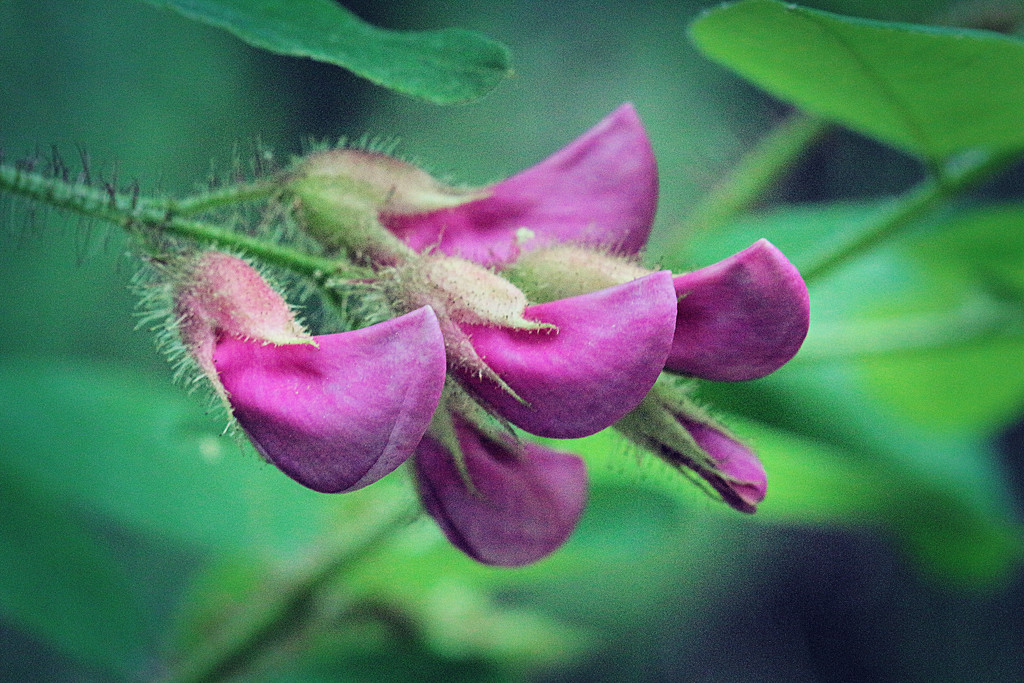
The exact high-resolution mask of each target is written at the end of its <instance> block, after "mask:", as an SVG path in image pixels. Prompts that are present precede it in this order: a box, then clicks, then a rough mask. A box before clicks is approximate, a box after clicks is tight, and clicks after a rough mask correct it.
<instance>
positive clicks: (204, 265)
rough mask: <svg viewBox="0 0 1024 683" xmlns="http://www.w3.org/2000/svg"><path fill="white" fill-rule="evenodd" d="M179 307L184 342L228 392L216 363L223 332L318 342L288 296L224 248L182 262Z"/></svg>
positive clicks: (279, 341) (176, 293)
mask: <svg viewBox="0 0 1024 683" xmlns="http://www.w3.org/2000/svg"><path fill="white" fill-rule="evenodd" d="M174 313H175V316H176V317H177V319H178V321H179V325H178V330H179V334H180V336H181V340H182V342H183V343H184V344H185V346H186V348H187V349H188V350H189V352H190V353H191V355H192V357H193V358H194V359H195V360H196V362H197V363H198V364H199V367H200V368H201V369H202V371H203V373H204V374H205V375H206V376H207V377H208V378H209V379H210V381H211V382H212V383H213V385H214V388H215V389H216V390H217V392H218V394H220V395H221V396H222V397H223V396H224V390H223V387H222V386H221V384H220V380H219V379H218V378H217V372H216V369H215V368H214V365H213V352H214V347H215V345H216V342H217V340H218V339H220V338H221V337H224V336H230V337H235V338H238V339H246V340H253V341H260V342H264V343H267V344H276V345H282V344H313V345H315V342H314V341H313V339H312V337H310V336H309V334H307V333H306V331H305V330H303V329H302V326H301V325H299V323H298V322H297V321H296V320H295V316H294V315H293V314H292V311H291V309H290V308H289V307H288V304H287V303H286V302H285V300H284V299H283V298H282V297H281V295H280V294H278V293H277V291H275V290H274V288H273V287H271V286H270V285H269V284H268V283H267V281H266V280H264V279H263V277H262V276H261V275H260V274H259V273H258V272H256V270H255V269H254V268H253V267H252V266H250V265H249V264H248V263H246V262H245V261H244V260H242V259H240V258H238V257H237V256H231V255H230V254H225V253H223V252H219V251H207V252H203V253H202V254H199V255H198V256H196V257H194V258H192V259H190V260H188V261H187V262H185V264H184V265H183V266H181V268H180V270H179V272H178V273H177V275H176V282H175V283H174Z"/></svg>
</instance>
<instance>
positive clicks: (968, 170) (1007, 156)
mask: <svg viewBox="0 0 1024 683" xmlns="http://www.w3.org/2000/svg"><path fill="white" fill-rule="evenodd" d="M1020 154H1021V153H1020V152H1019V151H1014V152H1003V153H1000V154H990V155H987V156H985V157H984V158H982V159H980V160H978V161H975V162H973V163H968V164H966V165H964V166H963V167H960V168H957V169H952V170H947V172H946V173H945V174H944V175H941V176H938V177H937V178H935V179H930V180H926V181H924V182H923V183H921V184H920V185H918V186H917V187H916V188H914V189H913V190H911V191H910V192H909V193H908V194H907V195H906V196H905V197H904V198H903V199H901V200H900V201H898V202H896V203H895V205H894V206H893V207H892V208H891V209H889V210H888V211H887V212H885V213H883V214H882V215H881V217H880V218H878V219H877V220H875V221H873V222H871V223H869V224H867V225H866V226H864V227H863V228H862V229H861V230H860V231H858V232H857V233H856V234H855V235H852V236H851V238H850V239H848V240H846V241H845V242H844V243H842V244H840V245H839V246H838V247H836V248H835V249H833V250H832V251H831V252H830V253H828V254H826V255H824V256H822V257H820V258H819V259H818V260H817V261H816V262H814V263H812V264H810V265H809V266H805V267H803V268H801V269H800V272H801V274H802V275H803V278H804V281H805V282H808V283H810V282H812V281H814V280H818V279H820V278H822V277H825V276H826V275H828V274H830V273H832V271H834V270H835V269H836V268H838V267H840V266H842V265H843V264H845V263H847V262H848V261H850V260H851V259H853V258H854V257H856V256H859V255H861V254H863V253H864V252H866V251H869V250H870V249H872V248H873V247H875V246H876V245H878V244H879V243H881V242H883V241H884V240H886V239H889V238H891V237H893V236H894V235H896V234H898V233H899V232H900V231H902V230H904V229H905V228H907V226H909V225H912V224H913V223H914V222H915V221H916V220H917V219H919V218H921V217H922V216H924V215H925V214H927V213H928V212H930V211H932V210H933V209H935V208H936V207H938V206H939V205H940V204H942V203H943V202H945V201H946V200H948V199H951V198H953V197H955V196H956V195H958V194H961V193H963V192H965V191H967V190H969V189H971V188H972V187H975V186H976V185H978V184H980V183H982V182H984V181H985V180H987V179H988V178H990V177H992V175H994V174H995V173H996V172H998V171H1000V170H1001V169H1003V168H1005V167H1006V166H1008V165H1009V164H1010V163H1012V162H1013V161H1015V160H1016V159H1018V158H1020Z"/></svg>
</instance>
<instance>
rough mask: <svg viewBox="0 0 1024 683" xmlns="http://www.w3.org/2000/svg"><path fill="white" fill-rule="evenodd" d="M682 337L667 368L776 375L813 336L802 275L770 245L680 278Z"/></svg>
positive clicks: (724, 375)
mask: <svg viewBox="0 0 1024 683" xmlns="http://www.w3.org/2000/svg"><path fill="white" fill-rule="evenodd" d="M674 284H675V289H676V293H677V294H678V295H679V296H680V297H681V298H680V300H679V312H678V316H677V317H676V334H675V340H674V341H673V343H672V351H671V353H669V356H668V361H667V362H666V369H668V370H672V371H674V372H679V373H683V374H687V375H693V376H696V377H702V378H704V379H711V380H721V381H740V380H749V379H757V378H759V377H764V376H765V375H767V374H769V373H771V372H774V371H775V370H777V369H779V368H780V367H781V366H782V365H783V364H785V363H786V362H787V361H788V360H789V359H790V358H792V357H793V355H794V354H795V353H796V352H797V351H798V350H799V349H800V345H801V344H802V343H803V341H804V337H806V336H807V327H808V324H809V300H808V296H807V286H806V285H805V284H804V281H803V278H801V277H800V273H799V272H797V269H796V268H795V267H794V266H793V264H792V263H790V262H789V261H788V260H787V259H786V257H785V256H783V255H782V252H780V251H779V250H778V249H777V248H776V247H775V246H774V245H773V244H771V243H770V242H769V241H767V240H763V239H762V240H758V241H757V242H755V243H754V244H753V245H751V246H750V247H747V248H746V249H744V250H743V251H741V252H739V253H737V254H734V255H732V256H730V257H729V258H727V259H724V260H722V261H719V262H718V263H716V264H714V265H710V266H707V267H706V268H701V269H700V270H695V271H693V272H692V273H686V274H685V275H679V276H678V277H676V278H675V280H674Z"/></svg>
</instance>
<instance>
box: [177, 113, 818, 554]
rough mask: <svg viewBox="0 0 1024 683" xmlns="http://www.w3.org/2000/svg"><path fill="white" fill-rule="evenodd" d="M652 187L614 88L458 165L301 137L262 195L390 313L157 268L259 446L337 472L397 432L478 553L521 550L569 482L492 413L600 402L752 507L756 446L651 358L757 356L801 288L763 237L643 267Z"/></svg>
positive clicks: (783, 331) (788, 316)
mask: <svg viewBox="0 0 1024 683" xmlns="http://www.w3.org/2000/svg"><path fill="white" fill-rule="evenodd" d="M657 188H658V178H657V168H656V165H655V161H654V155H653V153H652V151H651V146H650V142H649V140H648V138H647V134H646V132H645V131H644V129H643V126H642V125H641V123H640V121H639V118H638V117H637V115H636V112H635V111H634V110H633V108H632V106H630V105H623V106H622V107H620V108H619V109H617V110H616V111H615V112H613V113H612V114H611V115H609V116H608V117H607V118H605V119H604V120H603V121H601V122H600V123H599V124H598V125H597V126H596V127H594V128H593V129H592V130H591V131H589V132H588V133H586V134H584V135H583V136H582V137H581V138H579V139H578V140H576V141H575V142H573V143H571V144H570V145H569V146H567V147H566V148H565V149H563V150H561V151H559V152H557V153H555V154H554V155H552V156H551V157H549V158H548V159H546V160H544V161H542V162H541V163H539V164H537V165H536V166H534V167H532V168H529V169H527V170H525V171H522V172H521V173H519V174H517V175H514V176H512V177H510V178H508V179H506V180H502V181H500V182H497V183H494V184H492V185H488V186H484V187H479V188H465V187H453V186H448V185H445V184H444V183H441V182H439V181H437V180H435V179H434V178H432V177H431V176H430V175H428V174H427V173H425V172H424V171H422V170H420V169H418V168H416V167H415V166H413V165H411V164H408V163H406V162H404V161H399V160H397V159H393V158H391V157H388V156H386V155H383V154H378V153H376V152H366V151H361V150H344V149H339V150H331V151H328V152H319V153H316V154H312V155H310V156H308V157H306V158H305V159H303V160H300V161H299V162H298V163H297V164H296V165H295V166H294V167H293V168H292V169H291V170H290V171H289V172H288V173H287V174H285V175H284V176H282V179H281V185H280V193H279V195H278V196H279V197H280V199H281V200H282V201H284V202H285V203H286V204H287V206H288V207H289V208H290V209H291V210H292V211H293V212H294V213H293V215H294V217H295V218H296V220H297V222H298V224H299V225H300V227H301V228H302V229H304V230H305V232H306V233H307V234H308V235H309V236H310V237H312V238H313V239H314V240H316V241H317V242H319V244H320V245H321V247H322V249H323V251H324V253H325V254H326V255H327V256H328V257H331V258H334V257H337V258H338V259H339V260H338V262H339V263H343V262H344V259H346V258H347V259H350V260H351V261H353V262H355V263H357V264H358V268H359V272H360V273H361V275H360V277H359V279H358V280H353V281H351V282H352V283H353V284H354V285H356V286H359V287H367V288H370V289H372V290H373V292H374V296H378V297H379V298H380V300H381V301H382V302H383V303H382V305H381V307H382V310H384V311H385V312H386V313H390V314H392V315H395V316H397V317H393V318H392V319H390V320H386V321H385V322H382V323H379V324H377V325H372V326H370V327H366V328H363V329H360V330H355V331H352V332H345V333H341V334H333V335H320V336H313V337H311V336H309V335H308V334H306V333H305V332H304V331H303V330H302V329H301V327H299V326H298V324H297V323H296V322H295V320H294V318H293V317H292V315H291V312H290V310H289V309H288V307H287V305H286V304H285V302H284V300H283V299H281V297H280V296H279V295H278V294H277V293H276V292H274V291H273V290H272V289H271V288H270V287H269V285H267V284H266V282H264V281H263V280H262V278H260V277H259V276H258V275H257V274H256V273H255V272H254V271H251V269H250V268H249V267H248V265H247V264H245V263H244V262H242V261H241V260H239V259H235V258H234V257H229V256H226V255H213V254H207V255H201V256H199V257H197V258H196V259H195V261H194V264H193V266H192V267H190V268H188V269H184V270H183V271H182V275H181V276H180V277H179V278H178V279H177V282H176V290H175V291H176V293H177V297H176V302H177V304H176V306H177V310H178V312H179V316H180V317H181V327H180V329H181V335H182V338H183V340H184V341H185V343H186V345H187V346H188V348H189V349H190V351H191V353H192V355H193V356H194V357H195V359H196V361H197V363H198V364H199V366H200V367H201V368H202V369H203V371H204V373H205V374H206V375H207V376H208V377H209V378H210V380H211V382H212V383H213V384H214V386H215V387H216V388H217V390H218V392H219V393H220V394H221V396H222V397H223V398H224V400H225V401H226V402H227V404H228V405H229V407H230V409H231V411H232V412H233V414H234V416H235V418H236V419H237V420H238V423H239V424H240V425H241V427H242V429H243V430H244V431H245V433H246V434H247V435H248V437H249V438H250V440H251V441H252V442H253V444H254V445H255V446H256V448H257V449H258V450H259V451H260V452H261V453H263V455H264V456H265V457H266V458H267V459H268V460H271V461H272V462H274V463H275V464H276V465H277V466H278V467H280V468H281V469H282V470H284V471H285V472H286V473H287V474H289V475H290V476H291V477H293V478H294V479H296V480H298V481H299V482H301V483H303V484H305V485H306V486H309V487H310V488H313V489H315V490H317V491H324V492H342V491H351V490H354V489H357V488H360V487H362V486H365V485H367V484H369V483H371V482H373V481H375V480H376V479H379V478H380V477H382V476H384V475H385V474H387V473H388V472H390V471H392V470H393V469H395V468H396V467H397V466H398V465H400V464H401V463H402V462H403V461H404V460H405V459H406V458H408V457H409V456H410V454H412V453H415V458H414V462H415V466H414V472H415V477H416V481H417V486H418V489H419V493H420V497H421V500H422V502H423V506H424V508H425V510H426V511H427V512H428V513H429V514H430V515H431V516H433V517H434V519H435V520H437V522H438V524H439V525H440V527H441V529H442V530H443V532H444V533H445V535H446V536H447V537H448V539H449V540H450V541H451V542H452V543H453V544H454V545H455V546H456V547H458V548H460V549H461V550H462V551H464V552H465V553H467V554H468V555H470V556H471V557H473V558H475V559H476V560H478V561H480V562H483V563H487V564H493V565H500V566H521V565H524V564H528V563H531V562H535V561H537V560H539V559H541V558H542V557H544V556H546V555H547V554H549V553H551V552H552V551H553V550H555V549H556V548H558V547H559V546H560V545H561V544H562V543H564V542H565V540H566V539H567V538H568V537H569V535H570V534H571V532H572V530H573V528H574V527H575V524H576V521H577V520H578V519H579V517H580V514H581V512H582V510H583V507H584V504H585V499H586V471H585V468H584V466H583V463H582V461H581V460H580V459H579V458H578V457H576V456H574V455H569V454H566V453H561V452H559V451H555V450H551V449H550V448H547V447H544V446H540V445H537V444H533V443H529V442H524V441H521V440H520V438H519V436H518V435H517V434H516V432H515V431H514V429H513V427H519V428H521V429H523V430H525V431H526V432H529V433H532V434H536V435H539V436H544V437H553V438H575V437H582V436H587V435H590V434H593V433H595V432H597V431H600V430H601V429H604V428H606V427H609V426H613V425H614V426H615V427H616V428H617V429H618V430H619V431H620V432H622V433H623V434H624V435H626V436H627V437H628V438H629V439H631V440H632V441H634V442H635V443H637V444H639V445H640V446H642V447H644V448H645V449H647V450H649V451H651V452H653V453H655V454H656V455H658V456H659V457H661V458H662V459H664V460H665V461H666V462H668V463H669V464H670V465H672V466H673V467H675V468H677V469H679V470H680V471H682V472H684V473H686V474H688V475H690V474H694V475H696V476H697V477H699V478H700V479H701V480H703V481H704V482H706V483H707V484H708V485H709V486H710V488H711V489H713V490H714V491H716V492H717V493H718V494H719V495H720V496H721V497H722V499H723V500H724V501H725V502H727V503H728V504H729V505H731V506H732V507H734V508H736V509H737V510H741V511H744V512H753V511H754V510H755V509H756V507H757V505H758V504H759V503H760V502H761V500H762V499H763V498H764V495H765V490H766V476H765V472H764V469H763V468H762V467H761V464H760V462H759V461H758V460H757V457H756V455H754V453H753V451H751V450H750V449H749V448H747V447H746V446H744V445H743V444H741V443H740V442H739V441H738V440H737V439H735V438H734V437H733V436H732V435H730V434H729V432H728V431H727V429H726V428H725V427H724V426H723V425H721V424H719V423H718V422H716V421H715V420H714V419H712V418H711V417H710V416H709V415H708V414H707V413H705V412H704V411H703V410H701V409H700V408H698V407H697V406H696V404H695V403H694V402H693V401H691V400H690V398H689V396H688V393H687V392H688V391H689V389H688V388H687V387H683V386H681V385H678V384H674V383H672V382H669V381H666V380H664V379H662V380H660V381H659V375H661V373H662V371H663V370H666V371H668V372H670V373H676V374H681V375H685V376H690V377H697V378H704V379H710V380H730V381H737V380H746V379H754V378H757V377H762V376H764V375H766V374H768V373H770V372H772V371H774V370H775V369H777V368H778V367H780V366H781V365H782V364H783V363H785V362H786V361H788V360H789V359H790V358H791V357H792V356H793V354H794V353H796V351H797V349H798V348H799V347H800V344H801V343H802V341H803V338H804V335H805V334H806V332H807V321H808V301H807V290H806V287H805V286H804V283H803V281H802V279H801V278H800V275H799V274H798V273H797V272H796V269H795V268H793V266H792V265H791V264H790V263H789V261H788V260H786V258H785V257H784V256H783V255H782V254H781V252H779V250H778V249H776V248H775V247H774V246H772V245H771V244H770V243H768V242H767V241H765V240H760V241H758V242H756V243H755V244H754V245H752V246H751V247H749V248H748V249H745V250H743V251H741V252H739V253H738V254H735V255H733V256H730V257H729V258H727V259H724V260H723V261H721V262H719V263H716V264H713V265H710V266H707V267H705V268H701V269H699V270H695V271H692V272H689V273H681V274H675V275H673V274H672V273H671V272H669V271H667V270H651V269H648V268H645V267H644V266H643V265H641V262H640V252H641V250H642V249H643V248H644V245H645V244H646V242H647V238H648V234H649V232H650V229H651V224H652V221H653V218H654V212H655V208H656V204H657ZM327 286H330V285H327ZM445 386H447V389H444V387H445ZM443 390H444V398H442V391H443ZM439 406H440V409H439V410H438V407H439Z"/></svg>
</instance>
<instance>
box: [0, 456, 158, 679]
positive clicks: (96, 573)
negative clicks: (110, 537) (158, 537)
mask: <svg viewBox="0 0 1024 683" xmlns="http://www.w3.org/2000/svg"><path fill="white" fill-rule="evenodd" d="M45 494H50V495H45ZM0 520H2V523H0V610H2V611H3V614H4V616H5V617H6V618H7V619H9V620H10V621H11V623H13V624H15V625H17V626H18V627H20V628H21V629H24V631H25V632H27V633H30V634H32V635H34V636H35V637H37V638H40V639H42V640H44V641H46V642H47V643H51V644H53V645H54V646H55V647H57V648H58V649H59V650H62V651H63V652H65V653H67V654H69V655H71V656H72V657H75V658H77V659H79V660H81V661H83V662H86V663H89V664H92V665H95V666H101V667H104V668H105V669H107V670H109V671H117V672H120V673H121V674H127V673H129V672H131V671H138V670H139V669H141V668H142V666H143V664H144V662H143V660H142V651H141V648H142V646H143V645H144V644H145V643H144V642H143V640H144V638H145V635H146V629H145V628H144V627H145V626H146V625H147V621H148V620H147V618H146V616H145V613H144V611H143V610H142V609H141V607H140V605H139V604H138V602H137V599H136V596H135V594H134V593H133V592H132V590H131V586H130V584H129V582H128V580H127V578H126V577H125V575H124V574H123V573H122V572H121V571H120V570H119V569H118V567H117V565H116V560H115V558H114V556H113V555H112V554H111V552H110V551H109V550H108V549H107V548H106V547H105V546H104V545H103V544H102V543H100V542H99V541H98V540H97V538H96V537H95V534H94V533H90V532H89V531H87V530H86V528H85V527H84V526H83V524H82V523H81V521H80V520H79V519H76V518H75V516H74V515H73V513H72V511H71V510H70V509H69V508H68V506H66V505H61V504H60V503H59V498H58V497H57V496H56V495H53V492H51V491H45V490H37V489H33V488H32V487H30V486H28V485H26V484H25V483H24V482H22V481H20V480H19V479H18V477H17V475H16V474H15V473H14V472H12V471H11V470H10V469H9V468H7V467H0Z"/></svg>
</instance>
